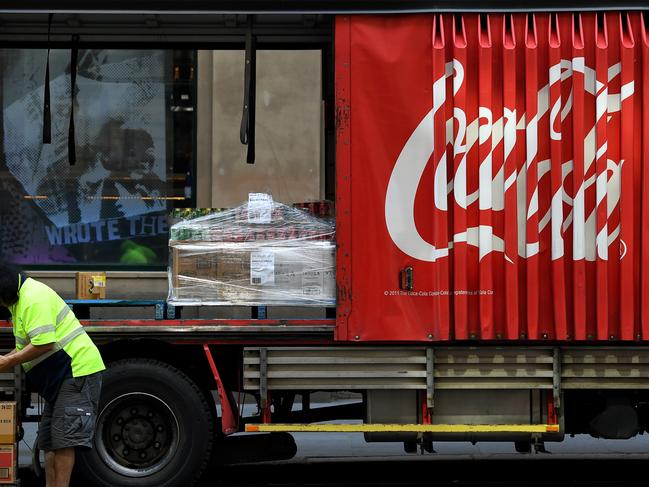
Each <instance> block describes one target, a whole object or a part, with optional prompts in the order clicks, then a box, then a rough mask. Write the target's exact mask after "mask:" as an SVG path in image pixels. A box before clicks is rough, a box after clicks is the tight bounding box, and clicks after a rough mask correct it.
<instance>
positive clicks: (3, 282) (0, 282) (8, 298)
mask: <svg viewBox="0 0 649 487" xmlns="http://www.w3.org/2000/svg"><path fill="white" fill-rule="evenodd" d="M19 274H20V271H19V270H18V269H17V268H16V267H14V266H13V265H11V264H6V263H4V262H0V303H2V304H4V305H7V306H11V305H13V304H16V302H17V301H18V275H19Z"/></svg>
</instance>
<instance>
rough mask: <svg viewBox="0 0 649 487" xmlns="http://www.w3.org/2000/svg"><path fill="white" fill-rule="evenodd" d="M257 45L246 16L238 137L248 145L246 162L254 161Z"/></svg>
mask: <svg viewBox="0 0 649 487" xmlns="http://www.w3.org/2000/svg"><path fill="white" fill-rule="evenodd" d="M256 65H257V46H256V39H255V36H253V35H252V15H250V16H249V17H248V29H247V31H246V71H245V80H244V83H245V88H244V94H243V116H242V118H241V130H240V131H239V138H240V139H241V143H242V144H244V145H248V154H247V156H246V162H247V163H248V164H254V163H255V90H256V87H257V79H256V78H257V67H256Z"/></svg>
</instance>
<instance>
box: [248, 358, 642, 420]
mask: <svg viewBox="0 0 649 487" xmlns="http://www.w3.org/2000/svg"><path fill="white" fill-rule="evenodd" d="M433 352H434V353H433ZM243 378H244V387H245V389H246V390H249V391H260V390H262V389H263V390H264V391H265V390H268V391H273V390H313V389H319V390H381V389H384V390H394V389H402V390H403V389H415V390H422V391H426V393H427V400H428V402H429V406H432V405H433V400H434V395H435V391H440V390H473V389H483V390H484V389H488V390H548V391H553V393H554V396H555V407H557V408H558V407H560V403H559V399H560V393H561V391H565V390H570V389H634V390H636V389H649V347H615V346H602V347H593V346H584V347H575V346H571V347H549V346H548V347H542V346H538V347H534V346H527V347H521V346H508V347H505V346H500V347H495V346H493V347H489V346H481V347H470V348H469V347H454V346H439V347H434V348H433V347H416V346H415V347H407V346H402V347H394V346H391V347H376V346H368V347H364V346H356V347H265V348H260V347H246V348H245V349H244V375H243Z"/></svg>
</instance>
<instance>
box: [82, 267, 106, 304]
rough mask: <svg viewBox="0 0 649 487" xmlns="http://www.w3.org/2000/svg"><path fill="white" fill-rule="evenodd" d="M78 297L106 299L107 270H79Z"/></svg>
mask: <svg viewBox="0 0 649 487" xmlns="http://www.w3.org/2000/svg"><path fill="white" fill-rule="evenodd" d="M76 284H77V286H76V288H77V293H76V298H77V299H106V273H105V272H77V274H76Z"/></svg>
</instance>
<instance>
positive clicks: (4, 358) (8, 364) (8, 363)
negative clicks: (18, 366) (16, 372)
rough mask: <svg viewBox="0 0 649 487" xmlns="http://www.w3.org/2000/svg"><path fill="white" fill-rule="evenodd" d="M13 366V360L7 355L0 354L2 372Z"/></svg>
mask: <svg viewBox="0 0 649 487" xmlns="http://www.w3.org/2000/svg"><path fill="white" fill-rule="evenodd" d="M12 366H13V365H12V363H11V360H10V359H9V358H8V357H7V356H6V355H0V372H6V371H7V370H5V369H9V368H11V367H12Z"/></svg>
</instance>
